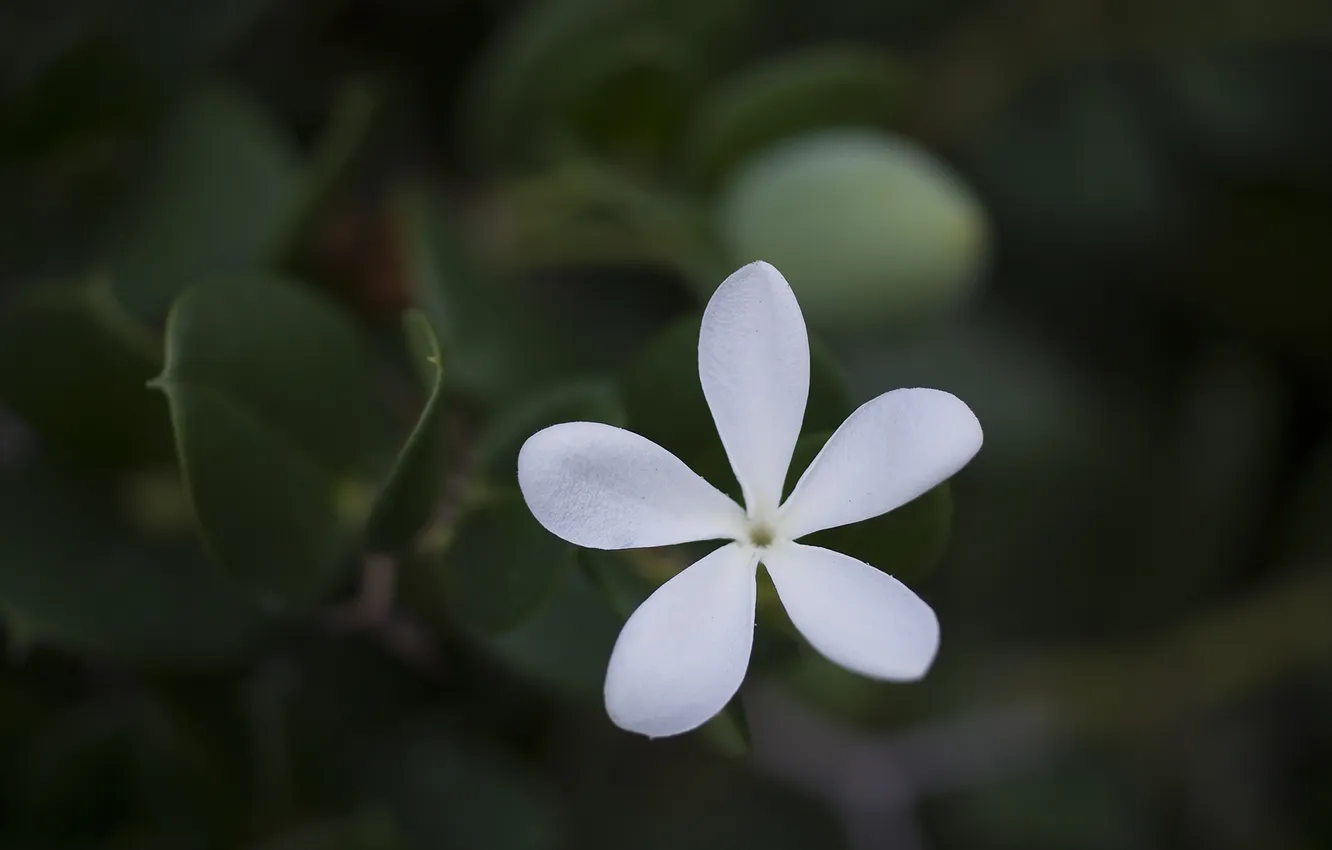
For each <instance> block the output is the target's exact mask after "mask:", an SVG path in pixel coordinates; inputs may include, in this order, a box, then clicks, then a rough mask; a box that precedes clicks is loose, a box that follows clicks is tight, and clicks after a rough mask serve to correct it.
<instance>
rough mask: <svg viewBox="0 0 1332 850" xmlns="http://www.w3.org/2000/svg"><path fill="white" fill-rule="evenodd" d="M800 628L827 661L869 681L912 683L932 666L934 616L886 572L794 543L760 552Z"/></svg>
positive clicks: (936, 633)
mask: <svg viewBox="0 0 1332 850" xmlns="http://www.w3.org/2000/svg"><path fill="white" fill-rule="evenodd" d="M763 565H764V566H765V567H767V569H768V575H770V576H772V583H773V584H774V585H776V587H777V595H778V596H779V597H780V598H781V600H782V605H783V606H784V607H785V608H786V613H787V615H788V616H790V618H791V622H792V623H793V624H794V625H795V627H796V628H797V629H799V630H800V633H801V634H802V635H804V636H805V640H807V641H809V644H810V646H812V647H814V648H815V649H816V650H818V652H819V653H820V654H822V655H823V656H824V657H826V658H827V659H828V660H829V661H832V662H833V663H835V664H838V665H840V666H842V667H845V668H847V669H848V670H852V671H855V672H856V673H860V674H862V675H865V676H869V677H870V678H874V679H886V680H890V681H911V680H915V679H919V678H920V677H922V676H924V675H925V672H926V671H927V670H929V669H930V665H931V664H932V663H933V662H934V656H935V653H936V652H938V649H939V621H938V619H937V618H936V617H935V616H934V611H933V610H931V609H930V606H929V605H927V604H925V602H924V601H923V600H922V599H921V598H920V597H919V596H917V595H916V594H915V593H913V592H911V590H910V589H909V588H908V587H907V586H906V585H904V584H902V583H901V582H900V581H898V580H897V579H895V578H893V577H892V576H890V575H888V574H886V573H883V572H880V571H879V570H876V569H875V568H874V567H871V566H870V565H869V564H866V563H864V562H863V561H858V560H856V559H855V558H852V557H849V556H847V555H843V554H841V553H840V552H833V551H831V550H828V549H820V548H819V547H817V546H803V545H801V544H799V543H789V542H788V543H781V544H779V545H777V546H774V547H772V548H771V549H768V550H767V551H766V552H765V553H764V555H763Z"/></svg>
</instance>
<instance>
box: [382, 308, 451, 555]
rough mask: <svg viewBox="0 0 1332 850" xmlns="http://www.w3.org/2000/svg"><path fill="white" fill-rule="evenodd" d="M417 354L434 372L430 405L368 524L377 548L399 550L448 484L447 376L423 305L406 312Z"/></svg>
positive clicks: (410, 344)
mask: <svg viewBox="0 0 1332 850" xmlns="http://www.w3.org/2000/svg"><path fill="white" fill-rule="evenodd" d="M403 324H404V327H405V330H406V333H407V341H408V348H409V350H410V351H411V352H412V356H413V357H414V358H415V359H416V360H417V361H418V362H421V363H424V364H427V365H426V366H425V367H424V369H426V370H428V371H429V373H430V375H431V377H430V378H429V386H428V387H427V388H426V391H427V392H428V393H429V395H428V397H427V399H426V404H425V408H424V409H423V410H422V411H421V416H420V418H419V419H417V421H416V427H415V428H413V429H412V433H411V436H409V437H408V438H407V443H406V444H405V445H404V446H403V447H402V451H401V452H399V453H398V459H397V461H396V462H395V463H394V465H393V471H392V472H391V473H389V478H388V481H386V482H385V484H384V487H383V489H381V490H380V492H379V498H378V499H377V500H376V501H375V507H374V512H373V513H371V515H370V521H369V523H368V525H367V527H366V545H367V546H368V547H369V548H370V549H371V550H373V551H377V552H397V551H399V550H401V549H403V548H404V547H406V546H408V545H409V544H410V543H411V542H412V539H413V538H414V537H416V535H417V534H418V533H419V532H420V531H421V529H422V528H424V527H425V525H426V523H427V522H428V521H429V519H430V515H431V512H432V511H433V510H434V507H435V502H436V500H437V499H438V498H439V493H440V489H441V488H442V487H443V484H444V475H445V469H444V463H445V460H446V451H447V446H446V445H445V441H444V434H443V420H444V414H445V410H446V408H445V405H444V377H443V374H444V373H443V364H442V363H441V355H440V352H439V341H438V340H437V339H435V332H434V330H433V329H432V328H431V326H430V320H429V319H427V318H426V316H425V314H424V313H422V312H421V311H420V310H411V311H409V312H408V313H407V315H406V316H404V317H403Z"/></svg>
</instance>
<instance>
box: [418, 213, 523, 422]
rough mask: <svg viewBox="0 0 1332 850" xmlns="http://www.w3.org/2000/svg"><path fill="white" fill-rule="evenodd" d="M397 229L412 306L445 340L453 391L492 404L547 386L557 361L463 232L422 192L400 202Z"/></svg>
mask: <svg viewBox="0 0 1332 850" xmlns="http://www.w3.org/2000/svg"><path fill="white" fill-rule="evenodd" d="M395 221H396V228H397V232H398V233H399V239H398V242H399V244H400V246H401V250H402V252H403V266H404V268H405V269H406V273H407V283H408V287H409V290H410V292H411V295H412V300H413V301H414V302H415V303H416V304H417V305H419V306H420V307H421V309H422V310H424V311H425V314H426V315H427V316H428V317H429V319H430V322H431V324H432V326H433V327H434V329H435V333H436V334H437V336H438V339H439V345H440V349H441V351H442V352H443V355H444V359H445V360H447V361H448V363H449V372H448V374H447V375H446V376H445V377H446V380H447V383H448V385H449V386H450V387H451V388H454V389H457V390H459V391H462V392H465V393H469V394H473V395H476V396H478V397H480V398H483V399H487V400H494V399H497V398H503V397H510V396H512V395H513V394H514V393H516V392H518V391H520V390H522V389H523V388H525V387H530V386H533V385H539V383H540V381H541V380H542V379H543V378H545V377H547V375H548V372H547V371H546V369H545V364H546V363H547V362H548V361H549V359H550V357H549V352H545V357H544V358H543V357H542V352H541V349H540V346H539V343H540V337H539V336H538V335H537V334H534V333H533V328H532V321H531V319H532V317H531V316H529V315H527V314H525V313H523V311H522V308H521V307H520V306H519V305H518V303H517V302H518V299H517V298H515V293H513V292H510V291H505V288H504V287H501V286H499V285H497V284H495V283H494V282H492V281H489V280H487V279H485V278H484V277H483V276H482V275H481V273H480V272H479V271H478V269H477V267H476V263H475V261H474V259H473V258H472V257H471V256H470V254H469V252H468V250H467V248H466V246H465V240H464V239H463V236H462V234H461V232H460V227H461V225H460V224H459V223H458V222H457V221H456V220H454V219H453V218H452V217H451V216H450V215H448V213H447V212H446V211H445V210H444V209H443V208H442V207H441V206H440V205H439V204H438V203H436V202H435V201H434V200H433V199H431V198H430V197H429V196H428V195H426V194H425V193H422V192H417V191H411V192H407V193H404V194H403V195H401V196H400V197H399V198H398V199H397V203H396V207H395ZM529 355H531V356H529Z"/></svg>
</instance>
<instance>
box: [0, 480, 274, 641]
mask: <svg viewBox="0 0 1332 850" xmlns="http://www.w3.org/2000/svg"><path fill="white" fill-rule="evenodd" d="M109 515H110V510H109V506H108V505H105V504H99V503H98V502H97V500H96V499H95V498H93V497H91V496H90V495H89V492H88V488H87V487H86V486H84V485H82V484H79V485H75V484H74V483H72V482H65V481H61V480H57V479H55V478H53V477H52V476H51V475H50V474H47V473H42V472H40V471H27V472H23V473H17V472H9V473H5V474H3V475H0V620H3V621H4V625H5V628H6V630H7V631H8V633H9V636H10V641H11V642H12V643H13V644H14V645H15V646H18V647H22V646H25V645H33V644H36V645H49V646H56V647H60V648H62V649H67V650H72V651H75V652H78V653H81V654H86V655H88V656H91V657H94V658H100V659H108V660H114V661H120V662H128V663H133V664H142V665H147V666H154V667H158V666H164V667H175V666H185V665H199V664H203V663H207V662H219V661H222V660H225V659H227V658H229V657H232V656H234V655H235V654H237V653H239V652H241V651H243V650H244V649H246V648H247V647H249V646H250V645H251V644H252V643H253V642H254V641H255V639H256V638H257V637H258V636H259V634H260V632H261V630H262V628H263V620H262V618H261V617H260V615H259V613H258V611H257V610H256V609H255V607H254V606H253V604H252V603H251V602H250V601H249V600H247V599H246V598H245V597H244V595H243V594H241V593H240V592H239V590H238V588H236V587H235V586H234V585H233V584H232V583H231V582H229V581H228V580H227V579H226V577H225V576H223V575H222V574H221V573H220V572H219V571H218V570H217V568H216V567H215V566H214V565H212V564H210V563H208V561H207V560H206V559H205V558H204V557H203V556H202V553H200V552H199V551H197V549H194V548H191V547H184V548H182V547H179V546H177V547H170V546H161V547H149V546H146V545H144V544H142V543H141V542H138V541H135V540H132V539H131V538H130V536H129V535H128V534H127V533H125V532H124V530H123V529H120V528H118V527H117V526H115V525H114V524H112V523H111V522H110V521H109V519H108V517H109Z"/></svg>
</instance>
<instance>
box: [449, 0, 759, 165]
mask: <svg viewBox="0 0 1332 850" xmlns="http://www.w3.org/2000/svg"><path fill="white" fill-rule="evenodd" d="M750 6H751V2H750V0H716V2H693V0H691V2H674V0H542V2H538V3H533V4H531V5H529V6H527V7H526V8H525V9H523V10H522V12H521V13H520V14H519V15H517V16H515V18H514V19H513V20H511V21H510V22H509V24H508V26H507V27H506V28H505V29H504V30H502V31H501V32H500V33H499V35H498V36H497V37H496V38H495V40H494V41H493V42H492V43H491V45H490V46H489V48H488V49H487V50H486V52H485V53H484V54H483V56H482V59H481V61H480V63H479V65H478V67H477V69H476V70H475V72H474V76H473V79H472V83H471V90H470V92H469V93H468V104H467V107H468V108H467V121H466V124H465V126H466V127H467V129H468V131H469V136H470V139H469V142H470V147H471V149H472V150H473V152H474V153H475V154H476V155H478V156H479V157H482V158H484V159H485V160H487V161H489V162H496V161H499V162H505V161H506V160H507V161H514V160H517V161H522V160H524V159H527V160H532V159H540V158H543V155H549V154H550V153H551V152H552V151H551V147H552V145H553V144H555V143H557V141H558V136H559V130H560V128H561V125H564V124H566V122H567V121H568V113H567V110H569V109H570V107H571V106H573V105H576V104H584V105H585V104H587V103H588V101H589V100H595V99H597V98H598V97H601V98H603V99H604V98H605V96H606V94H605V93H598V92H597V91H595V89H596V88H598V87H601V86H606V88H607V92H613V91H614V90H615V88H616V84H615V83H616V82H617V81H618V80H623V79H624V76H623V75H622V74H621V73H619V70H629V69H630V68H632V67H634V65H636V64H637V65H639V66H640V67H642V63H641V62H635V61H632V60H634V59H635V55H634V50H635V49H636V48H632V47H626V45H633V44H635V43H638V44H640V45H641V44H648V45H650V46H651V49H652V52H653V53H654V54H656V57H655V58H654V60H653V61H652V62H651V63H649V67H651V66H653V65H655V66H656V67H657V68H658V69H662V68H663V66H662V65H661V64H660V59H661V58H663V57H664V58H665V59H667V61H668V64H667V65H666V66H665V69H667V70H669V71H670V72H672V73H671V75H672V76H674V72H675V71H676V70H677V69H682V68H686V67H688V66H691V65H692V66H695V67H697V68H698V69H699V71H694V72H691V71H685V72H684V76H686V77H688V76H692V75H693V74H695V73H701V71H702V70H703V69H705V68H707V67H708V66H710V65H711V64H713V63H714V62H715V61H717V60H718V59H720V58H722V57H724V56H725V53H726V51H727V49H728V48H729V47H732V46H733V45H734V44H735V43H736V41H737V40H739V39H740V38H741V37H742V36H743V34H744V31H745V27H746V24H747V23H748V18H749V15H748V13H749V9H750ZM641 56H642V54H641V52H640V53H639V57H641ZM608 69H611V70H609V72H608ZM615 69H618V70H615ZM589 88H592V89H593V90H592V91H589ZM640 93H641V92H640ZM626 106H627V107H629V108H631V109H632V108H633V107H632V104H631V103H629V104H626V103H623V102H622V103H621V107H622V108H623V107H626Z"/></svg>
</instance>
